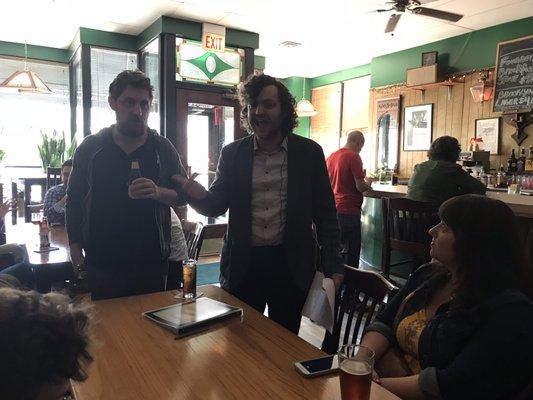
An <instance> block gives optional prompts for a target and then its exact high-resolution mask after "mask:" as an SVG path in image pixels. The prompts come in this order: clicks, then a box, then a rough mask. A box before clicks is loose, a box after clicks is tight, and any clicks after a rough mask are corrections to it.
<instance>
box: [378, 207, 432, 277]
mask: <svg viewBox="0 0 533 400" xmlns="http://www.w3.org/2000/svg"><path fill="white" fill-rule="evenodd" d="M381 201H382V210H383V225H382V227H383V249H382V269H383V275H384V276H385V277H387V278H388V277H389V273H390V256H391V255H390V253H391V251H392V250H398V251H402V252H408V253H412V254H414V255H415V257H416V258H417V259H418V260H420V262H421V263H423V262H426V261H429V260H430V256H429V244H430V242H431V237H430V236H429V234H428V230H429V229H430V228H431V227H432V226H435V225H436V224H437V223H438V221H439V216H438V210H437V208H436V207H435V206H434V205H433V204H431V203H425V202H421V201H415V200H411V199H406V198H403V197H395V198H387V197H384V198H382V199H381Z"/></svg>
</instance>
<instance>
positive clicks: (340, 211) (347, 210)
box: [326, 131, 372, 268]
mask: <svg viewBox="0 0 533 400" xmlns="http://www.w3.org/2000/svg"><path fill="white" fill-rule="evenodd" d="M364 145H365V137H364V135H363V133H362V132H361V131H351V132H350V133H348V136H347V138H346V144H345V145H344V147H342V148H340V149H339V150H337V151H335V152H334V153H332V154H331V155H330V156H329V157H328V159H327V160H326V165H327V167H328V174H329V180H330V182H331V187H332V188H333V194H334V195H335V206H336V207H337V219H338V220H339V227H340V230H341V244H342V248H343V250H342V253H343V256H344V263H345V264H348V265H351V266H352V267H355V268H358V267H359V254H360V252H361V205H362V204H363V192H366V191H369V190H372V187H371V186H370V184H369V183H367V182H366V181H365V173H364V171H363V162H362V160H361V157H360V156H359V153H360V152H361V149H362V148H363V146H364Z"/></svg>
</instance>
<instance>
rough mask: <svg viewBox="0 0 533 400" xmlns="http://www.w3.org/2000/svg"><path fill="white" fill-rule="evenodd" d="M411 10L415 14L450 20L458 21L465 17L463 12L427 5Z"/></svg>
mask: <svg viewBox="0 0 533 400" xmlns="http://www.w3.org/2000/svg"><path fill="white" fill-rule="evenodd" d="M411 11H412V12H413V14H418V15H423V16H424V17H432V18H438V19H444V20H446V21H450V22H457V21H459V20H460V19H461V18H463V15H461V14H455V13H451V12H448V11H441V10H435V9H433V8H426V7H415V8H412V9H411Z"/></svg>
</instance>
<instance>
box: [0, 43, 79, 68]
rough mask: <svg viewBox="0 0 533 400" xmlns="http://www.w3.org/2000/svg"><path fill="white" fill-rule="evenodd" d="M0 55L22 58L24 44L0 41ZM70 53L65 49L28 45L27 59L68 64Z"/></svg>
mask: <svg viewBox="0 0 533 400" xmlns="http://www.w3.org/2000/svg"><path fill="white" fill-rule="evenodd" d="M0 55H2V56H8V57H21V58H24V43H13V42H2V41H0ZM69 57H70V52H69V50H67V49H56V48H54V47H45V46H35V45H32V44H29V45H28V58H29V59H33V60H42V61H53V62H59V63H68V60H69Z"/></svg>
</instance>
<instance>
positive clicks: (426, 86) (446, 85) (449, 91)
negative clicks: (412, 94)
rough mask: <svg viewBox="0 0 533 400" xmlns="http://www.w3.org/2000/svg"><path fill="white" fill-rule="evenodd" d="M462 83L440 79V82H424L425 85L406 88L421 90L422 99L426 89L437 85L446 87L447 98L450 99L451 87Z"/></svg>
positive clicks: (437, 86)
mask: <svg viewBox="0 0 533 400" xmlns="http://www.w3.org/2000/svg"><path fill="white" fill-rule="evenodd" d="M462 84H464V82H457V81H451V80H445V81H442V82H435V83H426V84H425V85H416V86H407V88H408V89H412V90H420V91H421V92H422V101H424V94H425V92H426V90H428V89H435V88H439V87H447V88H448V100H451V98H452V87H453V86H454V85H462Z"/></svg>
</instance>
